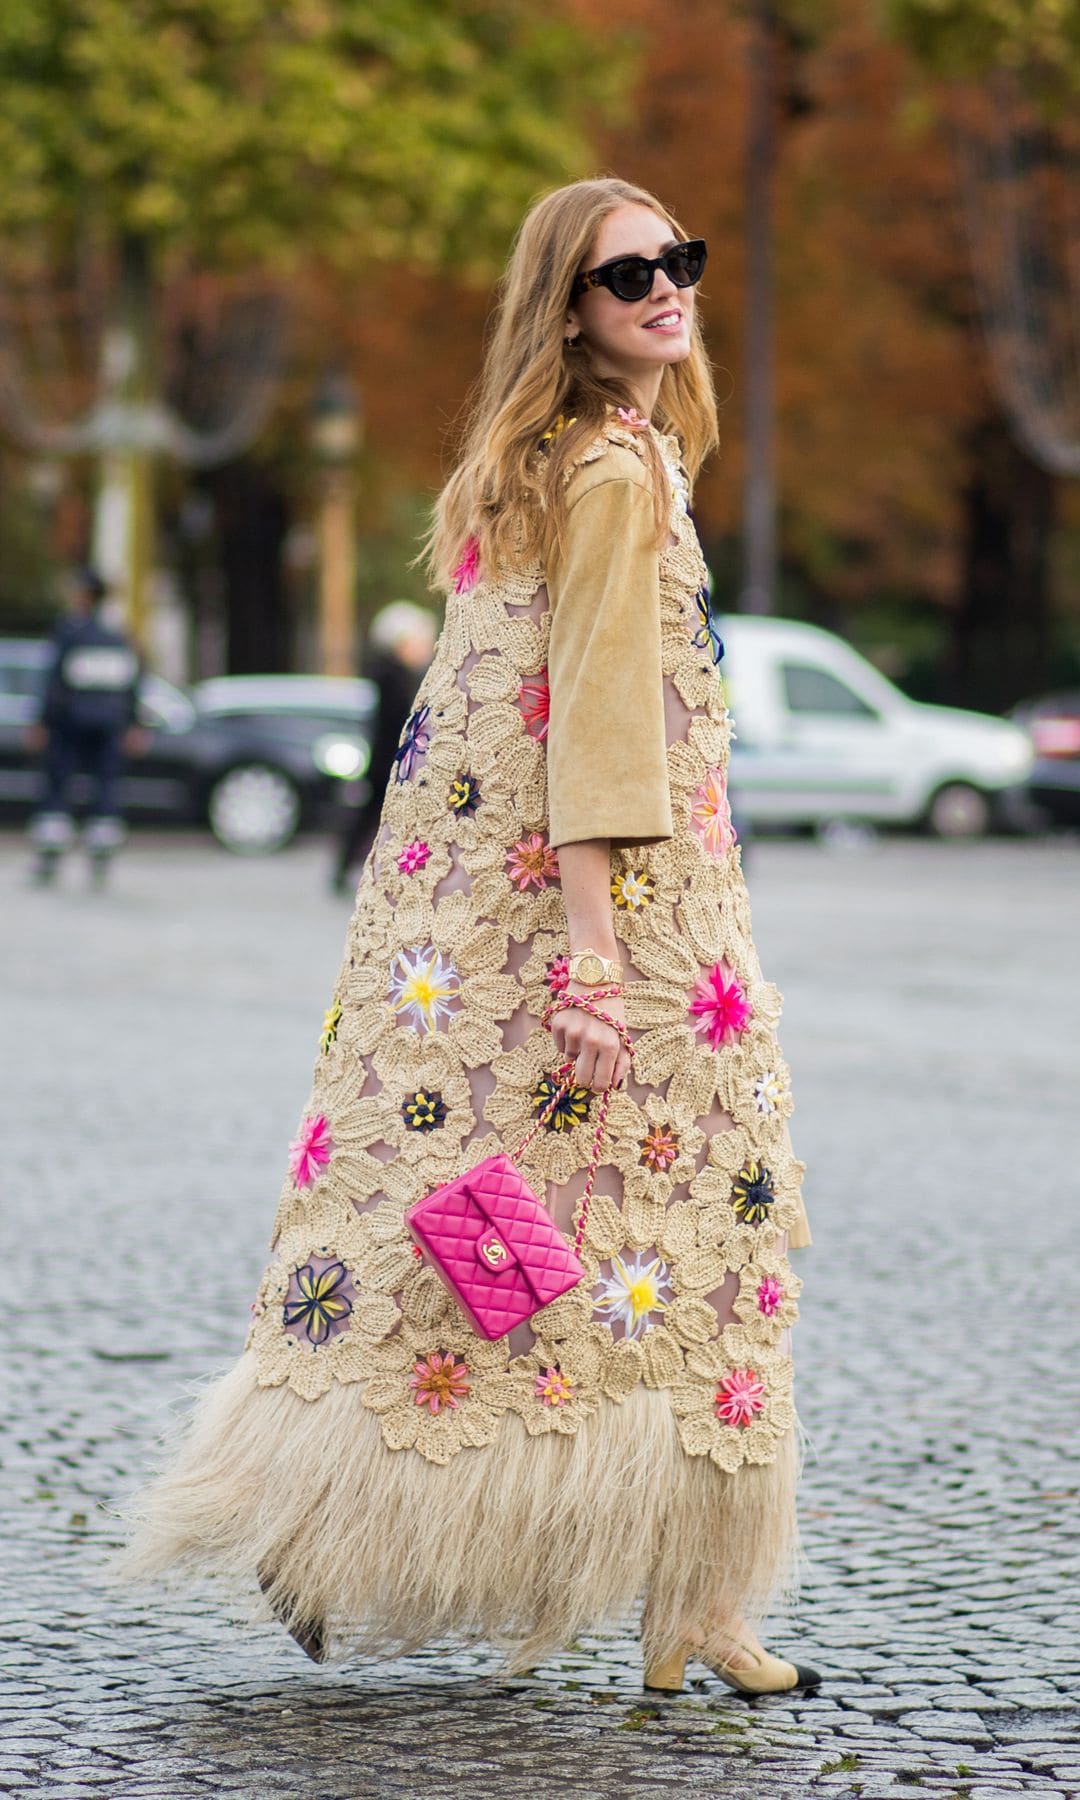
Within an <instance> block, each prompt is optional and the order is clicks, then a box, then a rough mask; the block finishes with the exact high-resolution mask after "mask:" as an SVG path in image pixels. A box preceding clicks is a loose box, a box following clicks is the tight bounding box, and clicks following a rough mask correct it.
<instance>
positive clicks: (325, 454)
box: [311, 369, 362, 675]
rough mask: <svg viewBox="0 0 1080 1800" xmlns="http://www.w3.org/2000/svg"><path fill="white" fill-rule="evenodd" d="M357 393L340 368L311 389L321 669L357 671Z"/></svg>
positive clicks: (345, 672) (359, 426)
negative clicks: (316, 479)
mask: <svg viewBox="0 0 1080 1800" xmlns="http://www.w3.org/2000/svg"><path fill="white" fill-rule="evenodd" d="M361 434H362V418H361V411H360V401H359V396H358V395H357V393H356V390H355V389H354V387H353V385H352V383H351V382H350V380H349V378H348V376H347V375H346V374H345V373H344V371H343V370H341V369H330V370H328V371H327V372H326V374H325V375H324V376H323V378H322V380H321V381H320V383H319V386H318V388H317V390H316V393H315V401H314V405H313V407H312V415H311V442H312V447H313V449H314V451H315V454H316V456H317V457H318V460H319V465H320V470H321V480H320V495H319V532H318V536H319V661H320V665H321V668H322V672H323V674H324V675H354V674H355V673H356V641H355V640H356V551H355V545H354V532H353V503H354V499H355V468H354V463H355V457H356V452H357V450H358V449H359V447H360V441H361Z"/></svg>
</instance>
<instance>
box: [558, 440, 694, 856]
mask: <svg viewBox="0 0 1080 1800" xmlns="http://www.w3.org/2000/svg"><path fill="white" fill-rule="evenodd" d="M569 501H570V507H569V517H568V522H567V529H566V534H565V541H564V544H563V546H562V551H561V554H560V556H559V557H558V558H557V560H555V561H554V563H553V565H552V567H551V568H549V570H548V572H547V586H548V599H549V602H550V606H551V641H550V646H549V650H548V683H549V687H550V690H551V713H550V720H549V725H548V736H547V769H548V804H549V815H550V825H549V841H550V843H551V845H552V847H553V848H555V849H558V847H559V845H560V844H576V843H581V842H582V841H583V840H584V839H586V838H610V839H611V842H612V843H613V844H616V845H623V844H648V843H655V842H658V841H660V840H661V839H663V838H669V837H670V836H671V832H672V820H671V790H670V788H669V785H668V773H667V742H666V733H665V727H664V689H663V670H662V665H661V657H660V559H659V552H658V550H657V548H656V523H655V517H654V512H653V503H652V496H651V493H650V490H649V486H648V482H647V478H646V477H645V474H644V470H642V469H641V465H640V464H639V463H638V462H637V459H636V458H635V457H633V456H632V455H630V454H629V453H627V452H625V451H624V452H621V453H619V454H617V455H615V456H605V457H603V458H602V459H601V460H600V461H599V462H597V463H595V464H592V465H590V466H589V467H587V468H586V469H583V470H581V471H579V472H578V475H577V476H575V478H574V481H573V482H572V483H571V487H570V492H569Z"/></svg>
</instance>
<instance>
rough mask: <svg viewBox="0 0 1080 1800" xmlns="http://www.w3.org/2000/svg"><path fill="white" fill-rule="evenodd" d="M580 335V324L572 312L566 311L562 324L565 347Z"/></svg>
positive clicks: (574, 341)
mask: <svg viewBox="0 0 1080 1800" xmlns="http://www.w3.org/2000/svg"><path fill="white" fill-rule="evenodd" d="M580 336H581V326H580V325H579V324H578V322H577V320H576V319H575V317H574V314H573V312H572V311H571V312H568V313H567V315H566V323H565V325H564V326H563V343H564V344H565V345H566V347H567V349H569V348H570V346H571V344H576V343H577V341H578V338H579V337H580Z"/></svg>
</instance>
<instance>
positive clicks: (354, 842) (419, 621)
mask: <svg viewBox="0 0 1080 1800" xmlns="http://www.w3.org/2000/svg"><path fill="white" fill-rule="evenodd" d="M435 630H436V627H435V619H434V616H433V614H432V613H430V612H429V611H428V609H427V608H426V607H424V606H414V605H413V604H412V602H411V601H409V600H394V601H392V602H391V603H390V605H389V606H384V607H383V608H382V610H381V611H380V612H377V613H376V614H375V617H374V619H373V620H372V621H371V629H370V631H369V632H368V638H367V645H366V648H365V652H364V658H363V663H362V667H361V671H360V672H361V674H362V675H364V676H366V677H367V679H368V680H369V681H372V682H374V684H375V687H376V689H377V690H378V699H377V701H376V707H375V714H374V717H373V719H372V722H371V760H370V762H369V763H368V767H367V775H366V777H365V779H366V782H367V790H368V791H367V794H366V797H365V798H364V800H363V801H362V802H361V804H360V805H359V806H358V807H357V808H356V809H355V811H350V812H349V814H348V815H347V817H346V819H345V823H344V825H343V827H342V832H341V837H340V840H339V844H338V856H337V862H336V864H335V867H334V874H333V880H332V886H333V889H334V892H335V893H337V894H345V893H348V891H349V874H350V871H351V870H352V869H354V868H356V867H357V865H358V864H360V863H362V862H363V860H364V858H365V857H366V855H367V853H368V851H369V849H370V848H371V845H372V843H373V841H374V838H375V833H376V832H377V830H378V828H379V819H380V817H381V815H382V806H383V798H384V796H385V794H386V784H387V782H388V781H389V780H390V777H391V775H392V774H393V772H394V767H395V765H396V763H398V762H399V761H400V758H401V756H402V754H403V752H402V748H401V743H400V739H401V733H402V727H403V726H404V724H405V721H406V719H407V718H408V715H409V708H410V707H411V706H412V703H413V698H414V696H415V694H416V690H417V688H418V686H419V685H420V679H421V677H422V676H423V674H424V671H425V670H426V669H427V667H428V664H429V663H430V661H431V657H432V652H433V651H434V648H435Z"/></svg>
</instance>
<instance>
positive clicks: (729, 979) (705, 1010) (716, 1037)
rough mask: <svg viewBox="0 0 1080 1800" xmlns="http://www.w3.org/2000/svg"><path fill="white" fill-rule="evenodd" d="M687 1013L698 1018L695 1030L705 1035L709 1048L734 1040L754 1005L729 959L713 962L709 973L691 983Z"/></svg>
mask: <svg viewBox="0 0 1080 1800" xmlns="http://www.w3.org/2000/svg"><path fill="white" fill-rule="evenodd" d="M690 1016H691V1018H693V1019H696V1020H697V1024H696V1025H695V1026H694V1030H695V1031H700V1032H703V1033H704V1034H705V1035H706V1036H707V1037H708V1040H709V1049H710V1050H719V1048H720V1046H721V1044H733V1043H734V1042H735V1040H736V1038H737V1037H739V1036H740V1034H741V1033H742V1032H744V1031H745V1030H746V1027H747V1025H748V1024H749V1023H750V1020H751V1018H752V1017H753V1008H752V1007H751V1005H750V1002H749V1000H748V999H747V998H746V995H745V994H744V992H743V987H742V983H741V981H740V980H739V978H738V976H737V975H736V973H735V971H734V969H733V968H732V966H731V964H730V963H729V962H718V963H714V964H713V966H712V968H711V969H710V970H709V972H708V974H707V975H703V976H701V977H700V979H699V980H698V981H696V982H695V983H694V997H693V999H692V1000H691V1002H690Z"/></svg>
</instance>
